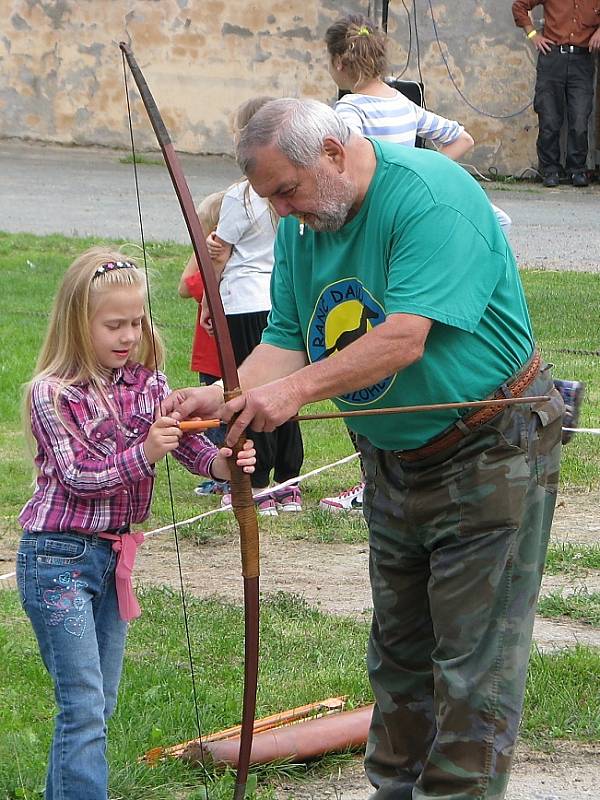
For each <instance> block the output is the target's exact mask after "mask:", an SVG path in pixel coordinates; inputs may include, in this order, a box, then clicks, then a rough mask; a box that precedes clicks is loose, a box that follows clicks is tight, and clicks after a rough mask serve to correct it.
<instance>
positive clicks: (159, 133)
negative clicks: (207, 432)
mask: <svg viewBox="0 0 600 800" xmlns="http://www.w3.org/2000/svg"><path fill="white" fill-rule="evenodd" d="M119 47H120V48H121V51H122V53H123V55H124V57H125V59H126V61H127V64H128V66H129V69H130V71H131V75H132V76H133V79H134V81H135V84H136V86H137V88H138V91H139V93H140V96H141V99H142V102H143V104H144V107H145V109H146V112H147V114H148V117H149V119H150V123H151V125H152V127H153V129H154V133H155V134H156V138H157V141H158V144H159V145H160V149H161V150H162V154H163V156H164V159H165V163H166V165H167V169H168V170H169V174H170V176H171V181H172V183H173V187H174V189H175V193H176V195H177V198H178V200H179V205H180V207H181V212H182V214H183V217H184V220H185V224H186V226H187V229H188V232H189V235H190V239H191V243H192V247H193V249H194V254H195V256H196V262H197V264H198V269H199V271H200V274H201V275H202V280H203V282H204V288H205V294H206V300H207V302H208V306H209V308H210V314H211V318H212V322H213V328H214V333H215V341H216V345H217V351H218V355H219V363H220V365H221V375H222V378H223V386H224V394H225V400H231V399H232V398H234V397H236V396H237V395H238V394H240V392H241V390H240V381H239V376H238V371H237V367H236V363H235V357H234V353H233V347H232V344H231V338H230V336H229V328H228V326H227V320H226V318H225V312H224V311H223V304H222V303H221V296H220V294H219V287H218V284H217V280H216V277H215V272H214V269H213V266H212V261H211V259H210V255H209V253H208V249H207V247H206V237H205V235H204V232H203V230H202V226H201V225H200V221H199V219H198V215H197V214H196V209H195V206H194V201H193V200H192V195H191V192H190V189H189V187H188V184H187V181H186V179H185V177H184V174H183V170H182V168H181V164H180V162H179V159H178V157H177V154H176V152H175V148H174V147H173V144H172V142H171V139H170V137H169V134H168V132H167V128H166V126H165V123H164V121H163V119H162V117H161V114H160V112H159V110H158V107H157V105H156V102H155V100H154V98H153V97H152V94H151V92H150V89H149V88H148V84H147V83H146V80H145V78H144V76H143V74H142V71H141V69H140V67H139V65H138V63H137V61H136V60H135V58H134V55H133V53H132V51H131V49H130V47H129V45H128V44H127V43H125V42H120V43H119ZM244 441H245V436H242V437H241V438H240V439H239V441H238V442H237V444H236V445H235V447H234V448H233V455H232V456H231V458H230V459H229V466H230V470H231V503H232V506H233V510H234V513H235V516H236V519H237V521H238V525H239V529H240V544H241V552H242V575H243V579H244V653H245V658H244V699H243V708H242V726H241V735H240V754H239V760H238V769H237V773H236V783H235V788H234V794H233V798H234V800H244V795H245V792H246V783H247V779H248V768H249V762H250V752H251V749H252V738H253V728H254V715H255V710H256V690H257V681H258V631H259V574H260V567H259V538H258V521H257V516H256V508H255V505H254V501H253V499H252V488H251V484H250V476H249V475H247V474H246V473H244V472H243V471H242V470H241V469H240V468H239V467H238V466H237V464H236V458H237V453H238V452H239V450H240V449H241V448H242V446H243V444H244Z"/></svg>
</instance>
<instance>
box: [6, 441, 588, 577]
mask: <svg viewBox="0 0 600 800" xmlns="http://www.w3.org/2000/svg"><path fill="white" fill-rule="evenodd" d="M563 431H570V432H572V433H589V434H592V435H593V436H600V428H563ZM355 458H358V453H352V455H349V456H346V457H345V458H341V459H340V460H339V461H334V462H333V463H332V464H326V465H325V466H324V467H318V468H317V469H313V470H312V471H311V472H306V473H305V474H304V475H299V476H298V477H297V478H290V480H289V481H284V482H283V483H278V484H277V485H276V486H270V487H269V488H267V489H265V490H264V492H259V493H258V494H255V495H254V497H255V498H257V499H258V498H259V497H265V496H267V495H269V494H271V492H275V491H277V490H278V489H285V488H286V487H287V486H294V485H296V484H298V483H301V482H302V481H305V480H306V479H307V478H312V477H314V476H315V475H318V474H319V473H320V472H325V470H328V469H331V468H333V467H337V466H339V465H340V464H347V463H348V462H349V461H352V460H353V459H355ZM231 508H232V506H231V505H226V506H219V508H213V509H211V510H210V511H205V512H204V513H203V514H198V516H196V517H190V518H189V519H183V520H181V522H177V523H175V524H176V525H177V526H182V525H193V524H194V522H199V521H200V520H201V519H206V517H211V516H212V515H213V514H220V513H221V511H230V510H231ZM173 527H174V526H173V524H170V525H164V526H163V527H162V528H156V529H155V530H153V531H147V532H146V533H144V539H149V538H150V536H156V535H158V534H159V533H166V531H171V530H173ZM15 575H16V572H7V573H6V574H5V575H0V581H5V580H8V579H9V578H14V577H15Z"/></svg>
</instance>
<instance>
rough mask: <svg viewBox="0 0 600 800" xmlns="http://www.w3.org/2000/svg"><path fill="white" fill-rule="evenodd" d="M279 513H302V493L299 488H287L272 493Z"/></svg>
mask: <svg viewBox="0 0 600 800" xmlns="http://www.w3.org/2000/svg"><path fill="white" fill-rule="evenodd" d="M271 497H272V498H273V500H275V503H276V505H277V510H278V511H302V492H301V491H300V489H299V488H298V486H286V487H285V488H284V489H275V491H274V492H271Z"/></svg>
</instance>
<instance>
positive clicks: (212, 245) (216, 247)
mask: <svg viewBox="0 0 600 800" xmlns="http://www.w3.org/2000/svg"><path fill="white" fill-rule="evenodd" d="M206 247H207V248H208V254H209V256H210V257H211V258H212V259H213V260H214V259H216V258H219V257H220V256H222V255H223V252H224V250H225V247H224V245H223V243H222V242H221V241H219V240H218V239H216V238H215V233H214V232H213V233H209V234H208V236H207V237H206Z"/></svg>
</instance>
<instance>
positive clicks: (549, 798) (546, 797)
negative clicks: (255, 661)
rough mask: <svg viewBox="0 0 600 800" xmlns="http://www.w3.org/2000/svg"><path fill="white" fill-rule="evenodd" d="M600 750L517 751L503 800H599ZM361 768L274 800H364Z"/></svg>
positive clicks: (282, 791) (290, 787) (288, 788)
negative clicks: (550, 752) (548, 753)
mask: <svg viewBox="0 0 600 800" xmlns="http://www.w3.org/2000/svg"><path fill="white" fill-rule="evenodd" d="M599 760H600V747H590V746H584V745H572V744H569V743H564V744H562V745H561V746H560V747H558V748H557V750H556V751H555V752H554V753H552V754H551V755H547V754H540V753H536V752H533V751H531V750H529V749H528V748H526V747H519V748H518V751H517V756H516V758H515V763H514V766H513V770H512V775H511V780H510V786H509V788H508V792H507V795H506V800H599V798H600V788H599V783H598V778H599V773H600V770H599V769H598V761H599ZM371 791H372V789H371V787H370V785H369V783H368V781H367V780H366V778H365V777H364V773H363V770H362V765H361V763H360V760H359V759H357V761H356V764H353V765H351V766H349V767H346V768H345V769H344V770H343V771H342V772H341V774H340V773H337V772H336V773H335V774H334V775H332V776H322V777H320V778H318V779H312V780H310V781H308V782H306V783H304V784H302V785H298V784H297V783H296V784H284V785H282V786H281V787H280V788H279V790H278V792H277V800H367V798H368V797H369V794H370V792H371Z"/></svg>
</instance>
